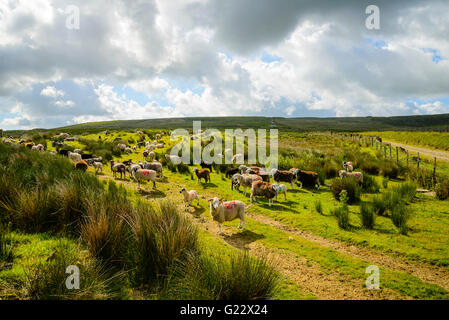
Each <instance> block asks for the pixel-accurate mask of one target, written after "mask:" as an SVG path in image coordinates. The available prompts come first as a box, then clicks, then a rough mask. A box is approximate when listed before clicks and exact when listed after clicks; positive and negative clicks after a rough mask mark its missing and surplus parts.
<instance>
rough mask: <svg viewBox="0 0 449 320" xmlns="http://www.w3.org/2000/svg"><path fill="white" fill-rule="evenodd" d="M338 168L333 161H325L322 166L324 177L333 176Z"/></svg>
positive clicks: (329, 177)
mask: <svg viewBox="0 0 449 320" xmlns="http://www.w3.org/2000/svg"><path fill="white" fill-rule="evenodd" d="M339 170H340V167H339V166H338V165H337V164H336V163H335V162H334V161H330V162H326V163H325V164H324V167H323V173H324V177H325V178H326V179H331V178H335V177H336V176H337V175H338V171H339Z"/></svg>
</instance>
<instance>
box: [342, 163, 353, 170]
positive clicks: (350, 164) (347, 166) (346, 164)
mask: <svg viewBox="0 0 449 320" xmlns="http://www.w3.org/2000/svg"><path fill="white" fill-rule="evenodd" d="M343 168H344V169H345V170H346V171H348V172H352V170H354V167H353V165H352V162H351V161H343Z"/></svg>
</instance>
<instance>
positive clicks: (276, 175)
mask: <svg viewBox="0 0 449 320" xmlns="http://www.w3.org/2000/svg"><path fill="white" fill-rule="evenodd" d="M271 174H272V175H273V180H274V181H276V182H289V183H290V185H291V186H292V189H293V182H295V181H296V176H295V175H294V174H293V172H290V171H284V170H278V169H272V170H271Z"/></svg>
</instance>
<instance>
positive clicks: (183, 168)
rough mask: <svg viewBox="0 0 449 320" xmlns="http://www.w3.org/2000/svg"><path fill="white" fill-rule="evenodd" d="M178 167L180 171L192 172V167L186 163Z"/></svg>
mask: <svg viewBox="0 0 449 320" xmlns="http://www.w3.org/2000/svg"><path fill="white" fill-rule="evenodd" d="M176 167H177V169H178V172H179V173H190V168H189V166H188V165H186V164H185V163H180V164H178V165H177V166H176Z"/></svg>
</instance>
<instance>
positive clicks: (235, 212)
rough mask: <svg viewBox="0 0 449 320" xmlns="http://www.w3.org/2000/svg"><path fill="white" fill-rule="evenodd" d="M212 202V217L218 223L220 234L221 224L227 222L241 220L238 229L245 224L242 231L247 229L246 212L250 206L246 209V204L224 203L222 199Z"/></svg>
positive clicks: (234, 201) (235, 201)
mask: <svg viewBox="0 0 449 320" xmlns="http://www.w3.org/2000/svg"><path fill="white" fill-rule="evenodd" d="M208 201H209V202H210V215H211V217H212V219H213V220H214V221H217V222H218V234H222V232H221V224H222V223H223V222H225V221H232V220H234V219H237V218H239V219H240V222H239V225H238V227H237V228H240V225H241V224H242V222H243V226H242V230H244V229H245V210H246V209H248V208H249V207H250V206H247V207H245V203H243V201H239V200H233V201H229V202H223V201H222V200H221V199H219V198H217V197H215V198H212V199H209V200H208Z"/></svg>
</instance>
